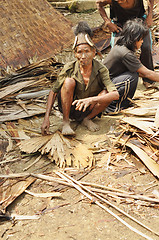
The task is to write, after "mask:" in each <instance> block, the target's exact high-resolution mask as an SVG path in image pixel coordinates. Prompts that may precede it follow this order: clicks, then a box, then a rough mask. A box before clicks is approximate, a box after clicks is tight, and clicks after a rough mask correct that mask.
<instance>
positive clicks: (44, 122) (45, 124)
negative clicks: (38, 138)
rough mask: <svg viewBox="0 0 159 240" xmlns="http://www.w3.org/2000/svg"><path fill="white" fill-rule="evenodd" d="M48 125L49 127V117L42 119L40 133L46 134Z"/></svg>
mask: <svg viewBox="0 0 159 240" xmlns="http://www.w3.org/2000/svg"><path fill="white" fill-rule="evenodd" d="M49 127H50V121H49V119H44V121H43V124H42V126H41V133H42V135H48V134H49Z"/></svg>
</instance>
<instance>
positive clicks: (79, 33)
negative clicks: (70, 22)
mask: <svg viewBox="0 0 159 240" xmlns="http://www.w3.org/2000/svg"><path fill="white" fill-rule="evenodd" d="M74 34H75V41H74V44H73V47H72V48H73V49H75V48H76V47H77V46H79V45H81V44H88V45H89V46H91V47H95V45H94V43H93V42H92V39H91V36H92V35H93V33H92V30H91V28H90V27H89V26H88V24H87V22H84V21H81V22H79V23H78V25H77V26H76V28H75V30H74Z"/></svg>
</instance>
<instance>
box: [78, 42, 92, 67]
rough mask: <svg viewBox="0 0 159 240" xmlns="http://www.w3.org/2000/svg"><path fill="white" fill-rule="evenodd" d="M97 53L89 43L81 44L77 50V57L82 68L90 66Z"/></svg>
mask: <svg viewBox="0 0 159 240" xmlns="http://www.w3.org/2000/svg"><path fill="white" fill-rule="evenodd" d="M95 54H96V51H95V48H94V47H91V46H90V45H89V44H87V43H85V44H84V43H83V44H80V45H78V46H77V47H76V49H75V57H76V58H77V59H78V61H79V64H80V65H81V66H85V67H86V66H88V65H90V64H91V63H92V60H93V58H94V57H95Z"/></svg>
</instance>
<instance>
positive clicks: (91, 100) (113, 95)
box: [72, 91, 119, 112]
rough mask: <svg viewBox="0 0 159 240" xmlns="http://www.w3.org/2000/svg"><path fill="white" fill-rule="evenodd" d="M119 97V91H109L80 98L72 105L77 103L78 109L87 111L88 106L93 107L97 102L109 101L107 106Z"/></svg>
mask: <svg viewBox="0 0 159 240" xmlns="http://www.w3.org/2000/svg"><path fill="white" fill-rule="evenodd" d="M118 99H119V93H118V91H113V92H109V93H106V94H101V95H98V96H95V97H88V98H83V99H79V100H75V101H74V102H73V103H72V105H76V110H78V111H83V112H84V111H85V110H86V109H87V107H89V106H91V109H92V108H93V107H94V106H95V105H96V104H97V103H100V104H102V103H107V106H108V105H109V104H110V103H111V102H112V101H114V100H118Z"/></svg>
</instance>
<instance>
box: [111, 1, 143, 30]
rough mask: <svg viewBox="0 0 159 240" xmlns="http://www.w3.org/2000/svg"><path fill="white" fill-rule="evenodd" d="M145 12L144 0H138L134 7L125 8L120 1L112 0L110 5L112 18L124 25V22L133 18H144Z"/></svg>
mask: <svg viewBox="0 0 159 240" xmlns="http://www.w3.org/2000/svg"><path fill="white" fill-rule="evenodd" d="M144 14H145V9H144V4H143V0H136V3H135V5H134V7H133V8H130V9H125V8H122V7H121V6H120V5H119V3H118V2H117V1H115V0H112V5H111V7H110V18H111V19H113V20H114V22H115V23H116V24H119V25H120V26H123V24H124V23H125V22H126V21H127V20H130V19H133V18H142V17H143V15H144Z"/></svg>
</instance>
